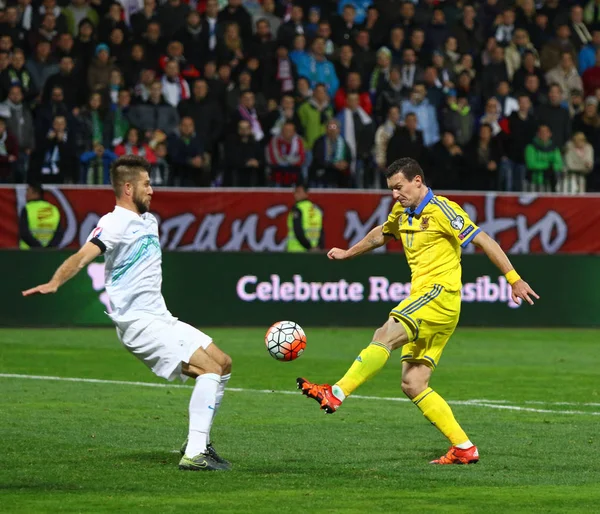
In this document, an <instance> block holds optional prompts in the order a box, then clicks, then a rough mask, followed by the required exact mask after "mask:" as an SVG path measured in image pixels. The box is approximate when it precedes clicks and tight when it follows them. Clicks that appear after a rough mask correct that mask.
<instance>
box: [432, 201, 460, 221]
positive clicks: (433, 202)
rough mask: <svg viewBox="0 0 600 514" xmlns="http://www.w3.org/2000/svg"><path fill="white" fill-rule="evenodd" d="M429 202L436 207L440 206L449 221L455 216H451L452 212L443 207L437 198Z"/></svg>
mask: <svg viewBox="0 0 600 514" xmlns="http://www.w3.org/2000/svg"><path fill="white" fill-rule="evenodd" d="M431 203H432V204H433V205H435V206H437V207H439V208H440V210H441V211H442V212H443V213H444V215H445V216H446V218H448V219H449V220H450V221H452V220H453V219H454V218H456V216H452V213H451V212H450V211H449V210H447V208H446V207H444V206H443V205H442V204H441V203H440V202H439V200H435V199H434V200H431Z"/></svg>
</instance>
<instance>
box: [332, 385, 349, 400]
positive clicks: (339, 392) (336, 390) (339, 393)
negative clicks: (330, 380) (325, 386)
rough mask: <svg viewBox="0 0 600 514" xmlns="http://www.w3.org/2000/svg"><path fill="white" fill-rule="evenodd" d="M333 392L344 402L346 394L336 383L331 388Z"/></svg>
mask: <svg viewBox="0 0 600 514" xmlns="http://www.w3.org/2000/svg"><path fill="white" fill-rule="evenodd" d="M331 392H332V393H333V396H335V397H336V398H337V399H338V400H339V401H340V402H343V401H344V400H345V399H346V395H345V394H344V391H342V388H341V387H340V386H339V385H334V386H333V387H332V388H331Z"/></svg>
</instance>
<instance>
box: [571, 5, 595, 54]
mask: <svg viewBox="0 0 600 514" xmlns="http://www.w3.org/2000/svg"><path fill="white" fill-rule="evenodd" d="M570 29H571V41H572V42H573V45H574V46H575V49H576V50H577V51H578V52H579V50H581V48H582V47H584V46H586V45H587V44H589V43H591V41H592V35H591V34H590V31H589V30H588V28H587V27H586V25H585V23H584V21H583V9H582V8H581V6H580V5H572V6H571V13H570Z"/></svg>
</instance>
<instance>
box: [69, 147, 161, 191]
mask: <svg viewBox="0 0 600 514" xmlns="http://www.w3.org/2000/svg"><path fill="white" fill-rule="evenodd" d="M79 160H80V161H81V165H82V176H81V180H80V183H81V184H88V185H102V184H110V166H111V164H112V163H113V162H114V161H116V160H117V154H116V153H115V152H113V151H111V150H108V149H106V148H104V146H103V145H102V143H100V142H98V141H96V142H94V144H93V147H92V149H91V150H89V151H87V152H84V153H82V154H81V157H80V158H79ZM153 185H154V184H153Z"/></svg>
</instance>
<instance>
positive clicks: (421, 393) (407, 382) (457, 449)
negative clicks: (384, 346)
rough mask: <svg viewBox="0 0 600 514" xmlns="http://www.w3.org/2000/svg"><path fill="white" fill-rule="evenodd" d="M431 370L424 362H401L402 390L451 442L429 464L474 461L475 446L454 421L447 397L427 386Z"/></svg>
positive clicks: (476, 456) (476, 458) (469, 462)
mask: <svg viewBox="0 0 600 514" xmlns="http://www.w3.org/2000/svg"><path fill="white" fill-rule="evenodd" d="M431 372H432V369H431V368H430V367H429V366H427V365H425V364H420V363H416V362H404V363H403V364H402V391H404V394H406V396H408V397H409V398H410V399H411V400H412V402H413V403H414V404H415V405H416V406H417V407H418V408H419V409H420V410H421V412H422V413H423V416H425V418H427V420H429V422H430V423H431V424H432V425H433V426H434V427H436V428H437V429H438V430H439V431H440V432H441V433H442V434H444V435H445V436H446V438H447V439H448V441H450V444H451V445H452V446H451V448H450V450H449V451H448V452H447V453H446V454H445V455H443V456H442V457H440V458H439V459H435V460H433V461H431V464H476V463H477V462H478V461H479V452H478V451H477V447H476V446H475V445H474V444H473V443H472V442H471V441H470V440H469V437H468V436H467V434H466V433H465V431H464V430H463V429H462V427H461V426H460V425H459V424H458V421H456V419H455V417H454V414H453V413H452V409H451V408H450V406H449V405H448V403H447V402H446V400H444V399H443V398H442V397H441V396H440V395H439V394H438V393H436V392H435V391H434V390H433V389H431V387H429V379H430V378H431Z"/></svg>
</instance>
